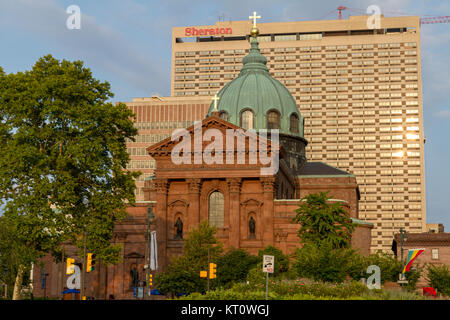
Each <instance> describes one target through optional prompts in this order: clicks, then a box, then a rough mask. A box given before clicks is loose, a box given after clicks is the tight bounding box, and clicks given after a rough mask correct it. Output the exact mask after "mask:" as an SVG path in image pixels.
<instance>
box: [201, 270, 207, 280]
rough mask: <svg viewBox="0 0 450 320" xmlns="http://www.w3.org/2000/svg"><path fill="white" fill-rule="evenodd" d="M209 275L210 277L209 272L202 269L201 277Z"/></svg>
mask: <svg viewBox="0 0 450 320" xmlns="http://www.w3.org/2000/svg"><path fill="white" fill-rule="evenodd" d="M207 277H208V272H206V271H200V278H207Z"/></svg>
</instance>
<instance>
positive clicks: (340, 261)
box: [292, 242, 365, 282]
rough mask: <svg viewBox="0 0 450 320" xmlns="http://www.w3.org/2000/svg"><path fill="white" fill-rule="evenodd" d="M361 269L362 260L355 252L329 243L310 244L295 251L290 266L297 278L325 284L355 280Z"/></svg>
mask: <svg viewBox="0 0 450 320" xmlns="http://www.w3.org/2000/svg"><path fill="white" fill-rule="evenodd" d="M363 268H364V261H363V258H362V257H361V256H360V255H359V254H358V253H357V252H355V251H354V250H352V249H349V248H334V247H333V245H332V244H331V243H330V242H322V243H320V244H315V243H310V244H306V245H304V246H303V247H302V248H301V249H297V250H296V252H295V258H294V262H293V265H292V269H293V270H295V272H296V273H297V275H298V276H299V277H304V278H309V279H314V280H316V281H326V282H343V281H344V280H345V279H346V278H347V277H350V278H352V279H355V280H357V279H359V278H360V277H361V271H362V270H363ZM364 271H365V270H364Z"/></svg>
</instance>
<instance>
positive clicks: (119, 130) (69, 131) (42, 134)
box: [0, 55, 139, 298]
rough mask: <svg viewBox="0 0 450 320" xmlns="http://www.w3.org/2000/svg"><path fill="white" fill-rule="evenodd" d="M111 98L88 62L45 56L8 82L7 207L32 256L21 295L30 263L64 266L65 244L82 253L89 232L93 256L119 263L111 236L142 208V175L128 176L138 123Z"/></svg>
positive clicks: (2, 187) (3, 186) (4, 94)
mask: <svg viewBox="0 0 450 320" xmlns="http://www.w3.org/2000/svg"><path fill="white" fill-rule="evenodd" d="M112 97H113V94H112V92H111V91H110V85H109V83H107V82H101V81H99V80H97V79H95V78H93V76H92V73H91V71H90V70H89V69H88V68H85V67H84V66H83V63H82V62H81V61H75V62H70V61H67V60H62V61H59V60H57V59H54V58H53V57H52V56H51V55H47V56H45V57H43V58H41V59H39V60H38V61H37V62H36V64H35V65H34V66H33V68H32V69H31V70H29V71H25V72H18V73H16V74H8V75H6V74H5V73H4V72H2V71H1V72H0V150H1V157H0V199H1V201H2V203H3V205H4V216H5V221H7V224H8V228H9V230H10V232H11V233H12V234H13V237H14V240H15V241H16V243H17V247H21V246H24V247H25V248H26V250H27V254H26V255H25V256H26V257H27V259H25V261H22V263H23V264H22V263H21V264H20V266H19V268H18V271H17V278H16V279H17V281H16V287H20V284H21V279H22V276H23V272H24V270H25V268H26V265H27V264H28V263H29V262H30V261H32V262H35V261H37V259H38V258H39V257H42V256H43V255H45V254H47V253H49V252H50V253H52V254H53V255H54V256H55V257H56V256H59V253H60V249H59V248H60V244H61V243H62V242H64V241H69V242H71V243H73V244H76V245H77V246H78V247H79V248H82V244H83V236H82V235H83V234H84V233H85V232H86V233H87V247H88V249H89V251H91V252H93V253H95V254H97V257H98V258H99V259H101V260H102V261H103V262H104V263H114V262H117V261H118V260H119V252H120V248H119V247H117V246H114V245H112V244H111V238H112V233H113V227H114V224H115V223H116V222H118V221H120V220H121V219H122V218H123V217H124V216H125V215H126V211H125V206H126V203H129V204H133V203H134V201H135V198H134V189H135V182H134V179H135V178H137V177H138V176H139V173H137V172H127V171H125V170H124V168H125V167H126V164H127V162H128V161H129V156H128V153H127V150H126V145H125V141H126V139H134V138H133V137H134V136H135V135H136V134H137V130H136V129H135V128H134V127H133V122H132V118H133V116H134V115H133V114H132V112H131V111H130V110H129V109H128V108H127V107H126V105H124V104H122V103H118V104H112V103H111V102H108V100H109V99H110V98H112ZM14 298H17V294H15V296H14Z"/></svg>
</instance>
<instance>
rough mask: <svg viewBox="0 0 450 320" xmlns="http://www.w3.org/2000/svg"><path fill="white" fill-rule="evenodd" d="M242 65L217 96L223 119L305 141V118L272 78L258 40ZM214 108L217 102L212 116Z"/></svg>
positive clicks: (282, 86) (290, 96) (218, 108)
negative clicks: (277, 131) (235, 76)
mask: <svg viewBox="0 0 450 320" xmlns="http://www.w3.org/2000/svg"><path fill="white" fill-rule="evenodd" d="M242 62H243V67H242V69H241V72H240V73H239V75H238V77H237V78H235V79H233V80H232V81H231V82H229V83H228V84H226V85H225V86H224V87H223V88H222V89H221V90H220V91H219V92H218V94H217V95H218V97H219V100H218V102H217V110H218V111H219V114H220V115H221V117H224V118H225V119H226V120H227V121H229V122H231V123H233V124H235V125H238V126H240V127H244V128H246V126H247V128H248V126H249V125H248V122H251V124H250V129H251V128H253V129H255V130H259V129H273V128H279V130H280V133H281V134H287V135H293V136H297V137H302V138H303V133H304V132H303V130H304V128H303V117H302V115H301V114H300V111H299V110H298V107H297V104H296V103H295V100H294V98H293V97H292V94H291V93H290V92H289V90H288V89H287V88H286V87H285V86H284V85H283V84H282V83H281V82H280V81H278V80H276V79H274V78H273V77H272V76H271V75H270V73H269V69H268V68H267V66H266V64H267V59H266V57H264V56H263V55H262V54H261V53H260V51H259V48H258V41H257V39H256V37H251V48H250V53H249V54H248V55H247V56H245V57H244V59H243V61H242ZM213 109H214V103H211V106H210V108H209V110H208V116H209V115H211V112H212V111H213ZM246 111H251V112H247V113H246V114H245V116H247V117H248V119H247V120H246V124H245V125H244V124H243V123H242V121H243V120H242V119H241V115H242V113H244V112H246ZM251 115H253V117H251ZM247 128H246V129H247Z"/></svg>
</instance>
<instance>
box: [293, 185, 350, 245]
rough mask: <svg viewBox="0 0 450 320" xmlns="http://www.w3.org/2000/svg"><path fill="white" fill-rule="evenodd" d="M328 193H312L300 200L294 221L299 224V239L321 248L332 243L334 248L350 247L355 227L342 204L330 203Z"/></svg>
mask: <svg viewBox="0 0 450 320" xmlns="http://www.w3.org/2000/svg"><path fill="white" fill-rule="evenodd" d="M330 199H331V197H328V195H327V193H326V192H321V193H312V194H309V195H307V196H306V197H304V198H302V199H300V206H299V208H298V209H297V210H296V212H297V214H296V216H295V217H294V218H293V221H294V222H296V223H299V224H300V225H301V226H300V229H299V231H298V237H299V238H300V239H301V241H302V242H303V243H305V244H307V243H313V244H316V245H318V246H320V245H321V244H322V243H323V242H328V243H330V244H331V245H332V246H333V248H347V247H349V246H350V242H351V233H352V232H353V230H354V228H355V225H354V224H353V222H352V221H351V218H350V216H349V214H348V212H347V211H346V210H345V209H344V208H343V207H342V204H341V203H340V202H334V203H330V201H329V200H330Z"/></svg>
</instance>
